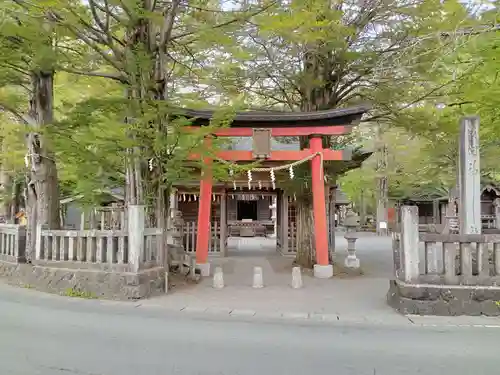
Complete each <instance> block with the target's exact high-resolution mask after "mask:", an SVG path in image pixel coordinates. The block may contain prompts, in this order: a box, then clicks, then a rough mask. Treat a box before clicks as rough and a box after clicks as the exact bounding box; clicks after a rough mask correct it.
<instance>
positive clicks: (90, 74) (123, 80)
mask: <svg viewBox="0 0 500 375" xmlns="http://www.w3.org/2000/svg"><path fill="white" fill-rule="evenodd" d="M58 70H59V71H62V72H66V73H71V74H76V75H80V76H87V77H99V78H107V79H112V80H115V81H118V82H121V83H124V84H127V83H128V80H127V77H125V76H124V75H122V74H113V73H106V72H86V71H81V70H76V69H71V68H66V67H61V66H60V67H58Z"/></svg>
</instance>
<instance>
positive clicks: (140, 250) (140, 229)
mask: <svg viewBox="0 0 500 375" xmlns="http://www.w3.org/2000/svg"><path fill="white" fill-rule="evenodd" d="M145 211H146V209H145V207H144V206H139V205H131V206H129V207H128V264H129V267H130V272H136V273H137V272H139V268H140V265H141V261H142V257H143V254H144V223H145V216H146V215H145Z"/></svg>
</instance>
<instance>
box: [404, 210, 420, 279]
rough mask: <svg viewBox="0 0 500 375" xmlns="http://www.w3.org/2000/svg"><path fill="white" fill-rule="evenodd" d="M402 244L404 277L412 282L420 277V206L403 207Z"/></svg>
mask: <svg viewBox="0 0 500 375" xmlns="http://www.w3.org/2000/svg"><path fill="white" fill-rule="evenodd" d="M401 245H402V249H403V260H404V263H403V264H404V279H405V281H406V282H408V283H411V282H414V281H416V280H417V279H418V276H419V274H420V271H419V264H420V257H419V249H418V246H419V237H418V207H417V206H402V207H401Z"/></svg>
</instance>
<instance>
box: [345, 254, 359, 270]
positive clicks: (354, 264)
mask: <svg viewBox="0 0 500 375" xmlns="http://www.w3.org/2000/svg"><path fill="white" fill-rule="evenodd" d="M344 266H346V267H347V268H359V267H360V266H361V265H360V264H359V258H356V257H355V256H352V257H350V256H347V257H346V258H345V260H344Z"/></svg>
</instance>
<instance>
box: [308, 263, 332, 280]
mask: <svg viewBox="0 0 500 375" xmlns="http://www.w3.org/2000/svg"><path fill="white" fill-rule="evenodd" d="M313 273H314V277H316V278H318V279H329V278H330V277H332V276H333V266H332V265H331V264H327V265H326V266H322V265H320V264H315V265H314V270H313Z"/></svg>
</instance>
